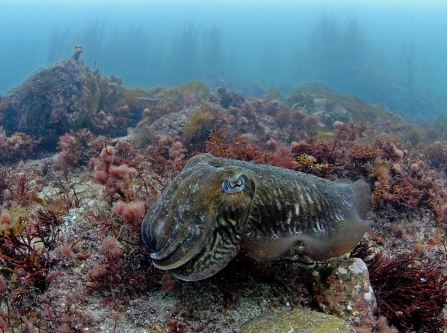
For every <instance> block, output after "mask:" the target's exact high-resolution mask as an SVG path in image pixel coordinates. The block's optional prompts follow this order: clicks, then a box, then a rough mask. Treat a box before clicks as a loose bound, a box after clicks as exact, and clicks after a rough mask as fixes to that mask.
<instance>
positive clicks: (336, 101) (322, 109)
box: [287, 83, 405, 129]
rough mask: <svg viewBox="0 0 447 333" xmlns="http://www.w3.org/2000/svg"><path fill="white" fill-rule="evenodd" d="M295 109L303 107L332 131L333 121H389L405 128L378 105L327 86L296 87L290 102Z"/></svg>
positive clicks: (317, 84)
mask: <svg viewBox="0 0 447 333" xmlns="http://www.w3.org/2000/svg"><path fill="white" fill-rule="evenodd" d="M287 104H289V106H291V107H292V108H294V109H296V108H304V109H306V110H308V111H309V112H310V113H311V114H314V115H317V116H319V117H320V119H322V122H323V123H324V124H325V125H326V126H327V127H328V128H330V129H331V128H332V124H333V122H334V121H337V120H338V121H343V122H349V121H352V120H355V121H376V120H379V121H390V122H391V123H393V124H396V125H403V124H405V121H404V120H403V119H402V118H400V117H398V116H396V115H394V114H392V113H390V112H387V111H386V110H383V109H382V108H380V107H379V106H377V105H372V104H369V103H366V102H364V101H362V100H361V99H360V98H357V97H355V96H351V95H347V94H341V93H338V92H336V91H334V90H332V89H331V88H330V87H328V86H325V85H324V84H319V83H308V84H304V85H302V86H299V87H298V88H296V89H295V90H294V91H292V93H291V94H290V96H289V98H288V99H287Z"/></svg>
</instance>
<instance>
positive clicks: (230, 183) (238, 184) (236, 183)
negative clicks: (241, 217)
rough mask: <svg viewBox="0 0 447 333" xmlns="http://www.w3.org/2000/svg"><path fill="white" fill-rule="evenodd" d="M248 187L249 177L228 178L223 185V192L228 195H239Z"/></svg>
mask: <svg viewBox="0 0 447 333" xmlns="http://www.w3.org/2000/svg"><path fill="white" fill-rule="evenodd" d="M246 186H247V177H245V176H244V175H241V176H239V177H238V178H227V179H225V180H224V181H223V183H222V190H224V192H226V193H237V192H240V191H243V190H244V189H245V187H246Z"/></svg>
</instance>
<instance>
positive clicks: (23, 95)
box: [0, 59, 92, 149]
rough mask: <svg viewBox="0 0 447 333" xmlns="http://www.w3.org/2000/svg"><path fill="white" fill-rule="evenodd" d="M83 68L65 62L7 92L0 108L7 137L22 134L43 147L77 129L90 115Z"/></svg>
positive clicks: (1, 124)
mask: <svg viewBox="0 0 447 333" xmlns="http://www.w3.org/2000/svg"><path fill="white" fill-rule="evenodd" d="M90 99H91V93H90V91H89V89H88V87H87V79H86V75H85V73H84V67H83V66H82V65H81V64H80V63H79V62H78V61H76V60H74V59H67V60H65V61H62V62H60V63H58V64H55V65H53V66H51V67H49V68H44V69H41V70H39V71H37V72H35V73H34V74H32V75H31V76H30V77H29V78H28V79H27V80H25V81H24V82H23V83H21V84H20V85H18V86H17V87H14V88H12V89H10V90H9V91H8V92H7V93H6V95H5V96H4V98H3V100H4V101H3V104H2V105H3V106H2V107H0V119H1V121H0V126H3V128H4V129H5V130H6V132H7V134H8V135H10V134H11V133H12V132H23V133H26V134H28V135H30V136H31V137H33V138H35V139H41V140H43V142H41V143H42V144H43V145H45V144H49V145H54V146H53V147H52V148H53V149H54V147H55V143H57V140H58V139H59V136H60V135H63V134H64V133H66V132H69V131H70V129H78V128H80V127H81V126H82V124H83V122H84V121H85V120H86V118H88V116H89V115H90V113H91V112H92V108H91V107H90Z"/></svg>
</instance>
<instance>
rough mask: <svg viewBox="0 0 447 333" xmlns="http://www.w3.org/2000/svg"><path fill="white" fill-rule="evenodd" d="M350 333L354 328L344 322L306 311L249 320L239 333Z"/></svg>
mask: <svg viewBox="0 0 447 333" xmlns="http://www.w3.org/2000/svg"><path fill="white" fill-rule="evenodd" d="M253 332H256V333H286V332H294V333H328V332H339V333H351V332H354V328H353V327H352V326H351V325H349V324H348V323H346V322H345V321H343V320H341V319H340V318H337V317H335V316H331V315H328V314H325V313H320V312H316V311H311V310H307V309H295V310H292V311H290V312H284V313H273V314H267V315H263V316H260V317H257V318H254V319H251V320H249V321H247V322H246V323H244V324H243V325H242V326H241V329H240V333H253Z"/></svg>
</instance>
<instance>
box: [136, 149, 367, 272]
mask: <svg viewBox="0 0 447 333" xmlns="http://www.w3.org/2000/svg"><path fill="white" fill-rule="evenodd" d="M370 201H371V200H370V189H369V186H368V185H367V184H366V183H365V182H364V181H363V180H357V181H356V182H354V183H348V184H340V183H336V182H332V181H329V180H326V179H322V178H318V177H316V176H313V175H309V174H305V173H301V172H297V171H293V170H288V169H283V168H279V167H274V166H269V165H262V164H255V163H251V162H244V161H238V160H232V159H226V158H217V157H214V156H213V155H211V154H200V155H197V156H195V157H193V158H191V159H190V160H189V161H188V162H187V163H186V165H185V167H184V168H183V170H182V171H181V172H180V173H179V174H178V175H177V177H176V178H174V180H173V181H172V182H171V184H170V185H169V186H168V187H167V189H166V191H165V193H164V194H163V195H162V197H161V198H160V199H159V200H158V201H157V202H156V203H155V204H154V205H153V207H152V208H151V209H150V210H149V211H148V213H147V214H146V216H145V218H144V220H143V224H142V229H141V233H142V238H143V241H144V243H145V244H146V245H148V247H149V248H150V250H151V251H152V254H151V258H152V260H153V264H154V265H155V267H158V268H159V269H162V270H170V271H171V273H172V274H173V275H174V276H175V277H177V278H179V279H181V280H186V281H197V280H201V279H205V278H208V277H210V276H212V275H214V274H216V273H217V272H219V271H220V270H222V269H223V268H224V267H225V266H226V265H227V264H228V262H230V260H232V259H233V258H234V257H235V256H236V255H237V254H238V252H239V250H240V249H241V248H244V249H245V250H246V251H247V252H248V253H249V254H250V255H251V256H253V257H254V258H256V259H259V260H272V259H276V258H278V257H280V256H281V255H283V254H284V253H285V252H287V251H288V250H289V249H290V248H292V247H293V246H295V245H297V244H303V245H304V246H305V250H306V252H307V254H308V255H309V257H310V258H311V259H313V260H325V259H329V258H332V257H337V256H341V255H343V254H345V253H347V252H349V251H350V250H352V248H353V247H354V246H355V245H356V244H357V243H358V242H359V240H360V238H361V237H362V236H363V234H364V233H365V231H366V229H367V227H368V225H369V222H368V221H366V220H365V218H366V214H367V212H368V211H369V209H370Z"/></svg>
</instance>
